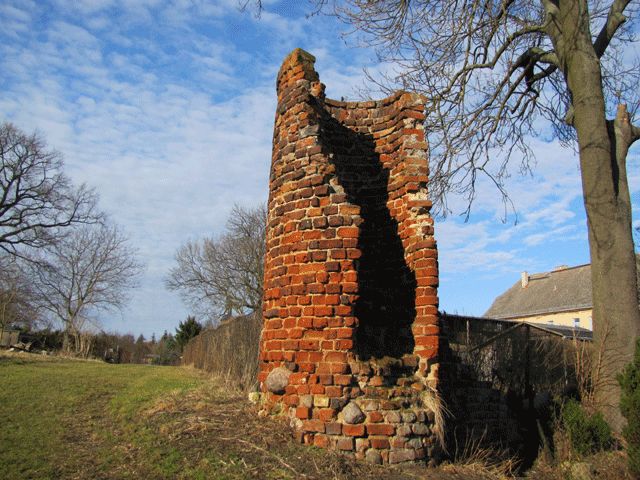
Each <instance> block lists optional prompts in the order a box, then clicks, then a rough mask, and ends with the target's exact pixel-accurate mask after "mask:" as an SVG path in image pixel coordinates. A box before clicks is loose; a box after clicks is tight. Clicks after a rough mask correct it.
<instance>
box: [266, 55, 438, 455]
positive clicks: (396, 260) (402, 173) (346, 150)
mask: <svg viewBox="0 0 640 480" xmlns="http://www.w3.org/2000/svg"><path fill="white" fill-rule="evenodd" d="M314 61H315V58H314V57H313V56H312V55H310V54H309V53H307V52H305V51H303V50H300V49H297V50H294V51H293V52H292V53H291V54H290V55H289V56H288V57H287V58H286V59H285V61H284V63H283V65H282V68H281V69H280V72H279V74H278V80H277V89H278V107H277V112H276V120H275V130H274V137H273V161H272V165H271V177H270V195H269V214H268V226H267V250H266V260H265V283H264V329H263V333H262V340H261V345H260V362H261V367H260V368H261V372H260V375H259V380H260V382H261V385H262V390H263V392H264V394H265V395H264V406H265V408H266V409H268V410H271V411H273V410H280V411H283V412H285V413H286V414H288V415H289V417H290V418H291V420H292V423H293V425H294V427H295V428H296V431H297V432H298V434H299V436H300V439H301V440H302V441H304V442H305V443H310V444H314V445H318V446H330V447H333V448H337V449H339V450H343V451H349V452H354V453H355V456H356V457H358V458H366V459H367V460H369V461H372V462H375V463H386V462H389V463H396V462H403V461H414V460H422V459H425V460H432V459H434V458H435V457H437V456H438V451H439V447H438V441H437V438H438V437H439V435H440V433H441V429H442V424H441V415H440V412H439V410H440V409H439V404H438V396H437V394H436V393H435V392H436V387H437V385H436V382H437V358H438V338H439V337H438V333H439V327H438V313H437V306H438V296H437V285H438V270H437V251H436V242H435V240H434V238H433V220H432V218H431V216H430V215H429V210H430V207H431V203H430V202H429V200H428V199H427V174H428V166H427V145H426V143H425V140H424V132H423V126H422V121H423V120H424V112H423V111H424V100H423V98H422V97H420V96H419V95H416V94H411V93H406V92H398V93H396V94H394V95H392V96H391V97H389V98H386V99H384V100H379V101H368V102H338V101H335V100H331V99H328V98H325V96H324V85H322V84H321V83H320V81H319V78H318V74H317V73H316V71H315V70H314Z"/></svg>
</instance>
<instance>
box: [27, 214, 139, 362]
mask: <svg viewBox="0 0 640 480" xmlns="http://www.w3.org/2000/svg"><path fill="white" fill-rule="evenodd" d="M31 265H32V270H33V272H34V274H35V276H36V279H37V280H36V282H35V287H36V288H37V290H38V293H39V294H40V297H41V302H42V304H43V307H44V308H45V309H46V310H47V311H48V312H49V313H50V314H51V315H52V316H53V317H54V318H55V319H57V320H58V321H60V322H61V323H62V325H63V326H64V330H65V349H66V350H67V351H71V349H72V348H73V350H74V352H75V353H76V354H80V355H86V354H87V353H88V351H89V349H90V345H89V344H87V340H88V338H89V337H88V336H85V335H84V333H85V332H86V330H87V328H88V327H89V326H90V325H91V324H92V323H94V322H95V320H96V318H95V314H96V313H97V312H99V311H101V310H102V311H104V310H113V309H120V308H122V307H123V306H124V305H125V304H126V302H127V301H128V293H129V291H130V289H132V288H134V287H136V286H137V277H138V275H139V274H140V273H141V270H142V266H141V265H140V264H139V263H138V262H137V260H136V256H135V251H134V250H133V249H132V248H131V247H129V245H128V240H127V238H126V237H125V236H124V235H123V234H122V233H121V232H120V230H118V228H117V227H115V226H110V225H106V224H100V225H84V226H81V227H77V228H74V229H73V230H71V231H69V232H67V235H66V236H65V237H64V238H62V239H61V240H59V241H57V242H56V243H55V244H53V245H52V246H50V247H49V248H47V249H44V250H43V251H42V252H40V254H39V256H38V262H37V263H32V264H31ZM70 340H73V345H71V343H70Z"/></svg>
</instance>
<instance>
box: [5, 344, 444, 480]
mask: <svg viewBox="0 0 640 480" xmlns="http://www.w3.org/2000/svg"><path fill="white" fill-rule="evenodd" d="M0 383H1V385H0V478H7V479H31V478H33V479H94V478H96V479H121V478H122V479H126V478H131V479H163V478H167V479H169V478H171V479H172V478H184V479H205V478H206V479H225V478H230V479H236V478H260V479H269V478H272V479H280V478H291V479H293V478H345V479H346V478H387V479H394V478H396V479H397V478H411V477H416V476H417V477H418V478H419V477H421V476H422V475H416V474H412V473H410V472H409V471H402V472H400V471H397V470H395V469H392V470H382V469H380V468H379V467H374V466H369V465H366V464H362V463H357V462H353V461H350V460H348V459H346V458H344V457H342V456H339V455H337V454H333V453H329V452H326V451H320V450H317V449H315V448H308V447H303V446H301V445H298V444H297V443H295V442H294V441H293V440H292V439H291V434H290V432H289V430H288V428H287V427H286V425H284V424H283V423H282V422H277V421H274V420H271V419H264V418H259V417H258V416H257V415H256V412H255V410H254V407H252V406H251V405H250V404H249V403H248V402H247V401H245V398H244V395H241V394H239V393H237V392H233V390H230V389H229V388H227V387H221V386H220V385H219V383H216V382H215V381H214V380H212V379H211V378H207V377H205V376H204V375H203V374H201V373H199V372H198V371H195V370H191V369H185V368H177V367H155V366H146V365H109V364H106V363H102V362H94V361H78V360H69V359H62V358H57V357H40V356H36V355H30V354H7V353H4V354H0ZM416 473H422V472H416ZM407 475H409V477H407ZM451 478H455V477H451Z"/></svg>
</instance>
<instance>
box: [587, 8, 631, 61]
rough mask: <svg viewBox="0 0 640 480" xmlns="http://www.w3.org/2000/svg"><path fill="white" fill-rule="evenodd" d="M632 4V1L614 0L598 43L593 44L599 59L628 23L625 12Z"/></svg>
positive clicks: (597, 39) (597, 40)
mask: <svg viewBox="0 0 640 480" xmlns="http://www.w3.org/2000/svg"><path fill="white" fill-rule="evenodd" d="M630 2H631V0H614V2H613V3H612V4H611V8H610V9H609V14H608V15H607V21H606V22H605V24H604V26H603V27H602V30H600V33H599V34H598V37H597V38H596V41H595V42H594V43H593V48H594V50H595V51H596V54H597V55H598V57H602V55H604V52H605V50H606V49H607V47H608V46H609V44H610V43H611V40H612V39H613V37H614V36H615V34H616V32H617V31H618V28H620V26H621V25H622V24H623V23H624V22H626V21H627V17H625V16H624V14H623V12H624V10H625V8H627V5H629V3H630Z"/></svg>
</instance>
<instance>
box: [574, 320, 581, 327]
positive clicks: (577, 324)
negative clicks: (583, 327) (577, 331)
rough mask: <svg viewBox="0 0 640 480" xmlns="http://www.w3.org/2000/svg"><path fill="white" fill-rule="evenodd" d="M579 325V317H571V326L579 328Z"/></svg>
mask: <svg viewBox="0 0 640 480" xmlns="http://www.w3.org/2000/svg"><path fill="white" fill-rule="evenodd" d="M579 327H580V319H579V318H574V319H573V328H579Z"/></svg>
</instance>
